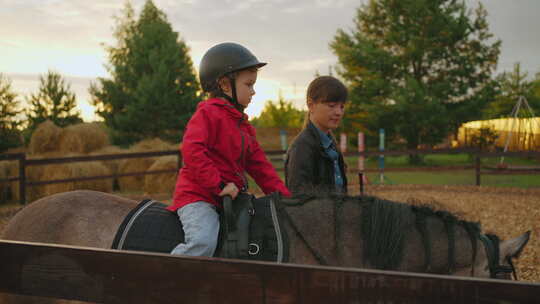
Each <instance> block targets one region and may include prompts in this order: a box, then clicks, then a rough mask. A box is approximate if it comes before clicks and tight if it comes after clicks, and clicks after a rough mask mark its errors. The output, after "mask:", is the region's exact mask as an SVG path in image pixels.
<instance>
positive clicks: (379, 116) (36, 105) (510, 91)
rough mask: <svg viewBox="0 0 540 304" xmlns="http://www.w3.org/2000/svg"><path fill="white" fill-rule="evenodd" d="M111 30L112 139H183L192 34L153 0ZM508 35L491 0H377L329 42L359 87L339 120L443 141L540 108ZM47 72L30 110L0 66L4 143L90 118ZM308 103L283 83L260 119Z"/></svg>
mask: <svg viewBox="0 0 540 304" xmlns="http://www.w3.org/2000/svg"><path fill="white" fill-rule="evenodd" d="M113 34H114V37H115V39H116V45H112V46H106V51H107V54H108V64H107V65H106V68H107V71H108V72H109V75H110V77H108V78H98V80H97V81H96V82H95V83H93V84H92V85H91V87H90V95H91V98H92V100H91V103H92V104H93V105H94V106H95V108H96V114H97V115H98V116H99V117H100V118H101V119H103V121H104V123H105V125H106V126H107V127H108V129H109V131H110V135H111V138H112V140H113V143H115V144H120V145H126V144H129V143H132V142H135V141H137V140H140V139H142V138H144V137H160V138H163V139H166V140H174V141H178V140H179V139H180V138H181V134H182V130H183V128H184V127H185V125H186V124H187V121H188V120H189V118H190V116H191V115H192V113H193V112H194V110H195V107H196V104H197V102H198V101H199V100H201V99H203V98H204V96H202V92H201V90H200V85H199V83H198V81H197V77H196V73H195V69H194V67H193V62H192V60H191V58H190V56H189V48H188V46H187V45H186V43H185V42H184V41H183V39H181V37H180V35H179V33H178V32H175V31H174V30H173V29H172V26H171V24H170V23H169V21H168V20H167V16H166V15H165V14H164V13H163V12H162V11H161V10H159V9H158V8H157V7H156V6H155V4H154V3H153V2H152V1H151V0H147V1H146V3H145V5H144V7H143V9H142V11H141V13H140V14H139V15H138V16H136V14H135V12H134V10H133V8H132V6H131V4H130V3H129V2H127V3H126V5H125V7H124V9H123V10H122V12H121V15H120V16H117V17H116V25H115V30H114V33H113ZM501 44H502V42H501V41H500V40H497V39H495V38H494V37H493V34H492V33H491V32H490V31H489V24H488V22H487V11H486V10H485V8H484V7H483V6H482V4H481V3H480V4H478V6H477V7H476V8H473V9H471V8H468V7H467V6H466V4H465V2H463V1H456V0H371V1H368V2H367V3H366V4H363V5H361V6H360V7H358V9H357V11H356V16H355V18H354V23H353V26H352V28H351V29H349V30H347V31H346V30H343V29H338V30H337V32H336V34H335V36H334V37H333V39H332V40H331V42H330V43H329V47H330V49H331V51H332V52H333V53H334V54H335V55H336V57H337V61H338V64H337V66H336V67H335V70H336V72H337V75H338V77H340V78H341V79H342V80H343V81H344V82H345V83H346V85H347V86H348V88H349V90H350V94H349V96H350V102H348V104H347V109H346V110H347V112H346V116H345V118H344V123H343V125H342V126H341V127H340V130H339V131H340V132H346V133H351V134H354V133H356V132H358V131H362V132H364V133H366V135H367V139H368V144H369V143H370V141H371V143H376V140H375V137H376V135H377V133H378V130H379V128H385V130H386V134H387V137H388V138H389V140H390V141H391V142H393V143H396V144H400V143H401V145H403V146H404V147H406V148H409V149H414V148H417V147H418V146H419V145H435V144H437V143H440V142H441V141H442V140H443V139H444V138H446V137H447V136H448V135H449V134H455V133H456V132H457V130H458V128H459V126H460V125H461V124H462V123H464V122H467V121H471V120H478V119H489V118H496V117H505V116H508V115H509V113H511V111H512V108H513V106H514V104H515V102H516V100H517V98H518V97H519V96H524V97H526V98H527V100H528V101H529V104H530V105H531V106H532V108H533V109H540V73H539V74H536V75H535V77H528V75H527V74H526V73H523V72H522V70H521V66H520V65H519V63H518V64H516V66H515V68H514V70H513V71H507V72H504V73H502V74H499V75H495V71H496V67H497V64H498V60H499V55H500V48H501ZM40 83H41V85H40V89H39V91H38V93H36V94H32V95H30V96H28V97H27V98H26V103H27V104H28V108H27V109H25V110H24V111H23V110H21V109H20V103H21V100H20V98H19V96H18V95H17V94H16V93H14V92H13V90H11V87H10V81H9V79H7V78H6V77H0V112H1V115H2V116H1V118H0V136H1V138H2V141H1V144H0V151H1V150H3V149H6V148H7V147H10V146H13V145H17V142H19V143H18V144H21V140H20V137H21V136H20V133H18V132H19V131H20V130H21V129H22V130H24V131H23V132H22V134H26V136H28V134H31V132H32V130H33V128H35V126H36V125H37V124H38V123H39V122H41V121H44V120H45V119H51V120H52V121H53V122H55V123H56V124H58V125H60V126H64V125H68V124H72V123H77V122H80V121H81V118H80V114H79V113H78V112H76V111H75V104H76V98H75V95H74V94H73V93H72V92H71V91H70V89H69V84H67V83H66V82H65V81H64V80H63V79H62V77H61V75H59V74H58V73H56V72H52V71H49V73H47V74H46V75H45V76H42V77H41V79H40ZM304 115H305V112H304V111H302V110H299V109H297V108H295V107H294V106H293V105H292V102H291V101H288V100H285V98H283V96H281V95H280V97H279V98H278V100H276V101H268V102H267V103H266V105H265V108H264V109H263V111H262V113H261V115H260V116H259V117H256V118H254V119H253V120H252V121H253V123H254V124H255V125H256V126H269V127H300V126H301V125H302V123H303V117H304ZM21 117H25V119H21ZM23 137H24V136H23ZM353 138H354V137H353Z"/></svg>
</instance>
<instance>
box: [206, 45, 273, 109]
mask: <svg viewBox="0 0 540 304" xmlns="http://www.w3.org/2000/svg"><path fill="white" fill-rule="evenodd" d="M264 65H266V62H260V61H259V60H258V59H257V57H255V55H253V53H251V52H250V51H249V50H248V49H247V48H245V47H243V46H241V45H240V44H237V43H233V42H225V43H220V44H217V45H215V46H213V47H211V48H210V49H209V50H208V51H206V53H205V54H204V56H203V58H202V60H201V64H200V66H199V78H200V81H201V86H202V88H203V90H204V91H205V92H211V91H213V90H215V89H216V88H219V86H218V79H219V78H221V77H223V76H226V77H227V78H229V80H230V81H231V87H232V93H233V96H232V98H231V97H229V96H228V95H227V94H225V93H223V92H221V94H220V96H222V97H224V98H226V99H227V100H229V101H230V102H231V103H232V104H233V105H234V106H235V107H236V108H237V109H239V110H240V111H243V108H244V107H243V106H242V105H240V104H239V103H238V100H237V97H236V85H235V79H234V72H238V71H241V70H244V69H248V68H252V67H256V68H260V67H262V66H264Z"/></svg>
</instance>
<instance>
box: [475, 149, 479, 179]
mask: <svg viewBox="0 0 540 304" xmlns="http://www.w3.org/2000/svg"><path fill="white" fill-rule="evenodd" d="M474 158H475V167H476V185H477V186H480V152H479V151H477V152H476V153H475V157H474Z"/></svg>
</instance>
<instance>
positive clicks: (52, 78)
mask: <svg viewBox="0 0 540 304" xmlns="http://www.w3.org/2000/svg"><path fill="white" fill-rule="evenodd" d="M39 82H40V85H39V89H38V92H37V93H35V94H31V95H30V97H29V98H28V99H27V102H28V104H29V105H30V108H29V109H28V111H27V117H28V129H27V131H26V133H27V134H26V136H30V135H31V133H32V132H33V130H35V128H36V127H37V126H38V125H39V124H40V123H42V122H44V121H45V120H51V121H52V122H53V123H54V124H55V125H57V126H59V127H65V126H68V125H72V124H76V123H80V122H82V118H81V116H80V112H79V111H78V110H77V109H76V107H77V98H76V96H75V93H74V92H73V91H72V90H71V86H70V85H69V84H68V83H67V82H66V81H65V80H64V79H63V78H62V76H61V75H60V74H59V73H57V72H54V71H51V70H49V71H48V72H47V74H46V75H42V76H40V77H39Z"/></svg>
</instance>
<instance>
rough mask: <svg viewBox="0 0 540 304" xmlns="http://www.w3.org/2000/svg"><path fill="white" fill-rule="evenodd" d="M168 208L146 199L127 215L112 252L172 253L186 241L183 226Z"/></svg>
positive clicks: (115, 239) (117, 234)
mask: <svg viewBox="0 0 540 304" xmlns="http://www.w3.org/2000/svg"><path fill="white" fill-rule="evenodd" d="M166 207H167V205H165V204H163V203H160V202H157V201H154V200H150V199H147V200H143V201H142V202H140V203H139V205H137V207H135V208H134V209H133V210H131V211H130V213H129V214H128V215H127V216H126V218H125V219H124V221H123V222H122V224H121V225H120V228H119V229H118V231H117V232H116V236H115V238H114V241H113V245H112V249H120V250H135V251H151V252H162V253H170V252H171V251H172V250H173V248H174V247H176V245H178V244H179V243H181V242H183V241H184V232H183V230H182V225H181V223H180V221H179V220H178V216H177V215H176V213H173V212H170V211H169V210H167V209H165V208H166Z"/></svg>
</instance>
